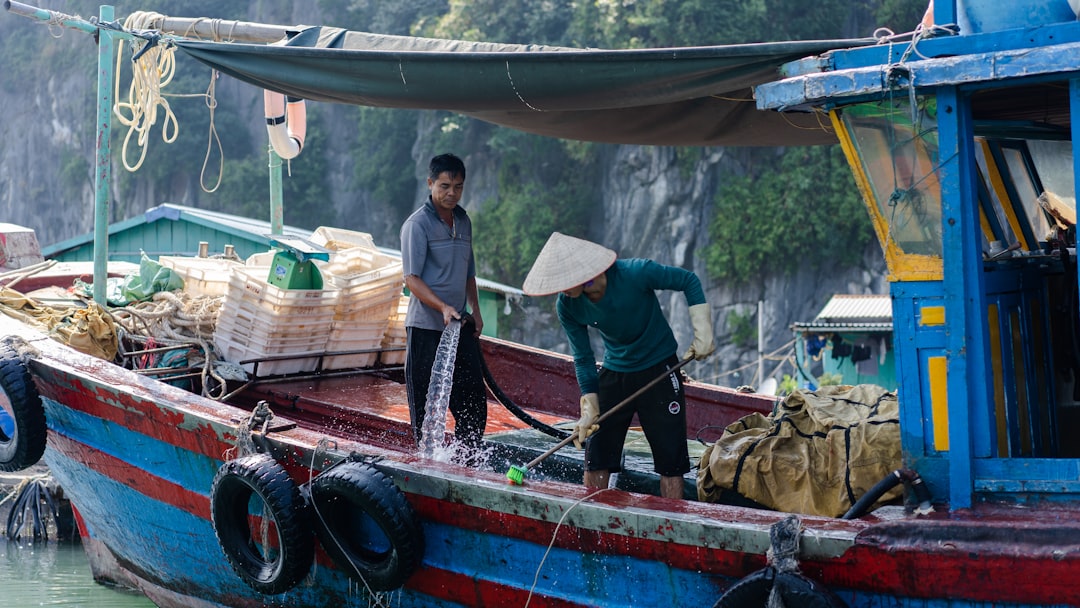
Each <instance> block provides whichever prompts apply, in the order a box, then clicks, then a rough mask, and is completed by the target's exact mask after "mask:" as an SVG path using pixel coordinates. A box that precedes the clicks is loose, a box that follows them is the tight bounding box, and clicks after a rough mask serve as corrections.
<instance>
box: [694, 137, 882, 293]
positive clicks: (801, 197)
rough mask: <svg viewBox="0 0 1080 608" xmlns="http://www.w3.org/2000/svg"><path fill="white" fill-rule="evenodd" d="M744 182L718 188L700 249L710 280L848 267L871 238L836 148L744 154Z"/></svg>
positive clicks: (742, 279)
mask: <svg viewBox="0 0 1080 608" xmlns="http://www.w3.org/2000/svg"><path fill="white" fill-rule="evenodd" d="M749 158H750V163H749V166H748V167H747V170H746V173H745V175H743V176H741V177H732V178H730V180H729V181H728V182H727V183H726V184H722V186H721V190H720V193H719V194H718V195H717V197H716V200H715V203H714V215H713V221H712V223H711V225H710V226H709V237H710V239H709V244H708V245H707V246H706V247H705V249H704V252H703V253H704V256H705V264H706V268H707V269H708V271H709V275H710V276H711V277H713V278H715V279H718V280H721V281H730V282H733V283H746V282H748V281H750V280H751V279H752V278H754V277H755V276H757V275H758V274H759V273H761V272H763V271H765V270H766V269H768V270H769V271H770V272H774V273H775V272H780V273H793V272H795V271H796V270H806V269H807V264H809V265H810V266H811V267H810V269H811V270H812V269H814V268H815V267H814V265H815V264H819V263H823V261H825V260H828V261H829V263H839V264H843V263H852V262H855V261H857V260H858V259H859V257H860V256H861V255H862V252H863V250H864V249H865V247H866V245H867V244H869V242H870V238H871V236H872V233H871V229H870V225H869V222H868V221H867V216H866V211H865V210H864V208H863V207H862V203H861V202H860V199H859V196H858V192H857V191H856V189H855V185H854V183H853V181H852V178H851V173H850V171H849V170H848V168H847V164H846V161H845V159H844V157H843V154H842V153H841V151H840V149H839V146H816V147H802V148H789V149H785V150H782V151H780V152H779V153H778V152H777V151H776V150H773V149H763V150H754V151H751V152H750V153H749Z"/></svg>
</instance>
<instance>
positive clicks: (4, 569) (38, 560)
mask: <svg viewBox="0 0 1080 608" xmlns="http://www.w3.org/2000/svg"><path fill="white" fill-rule="evenodd" d="M0 589H2V590H3V591H2V592H0V598H2V599H0V605H2V606H3V607H4V608H30V607H31V606H61V607H69V608H153V606H154V604H153V603H152V602H151V601H150V600H148V599H146V597H145V596H143V595H141V594H137V593H133V592H130V591H121V590H117V589H113V588H110V587H106V586H104V585H99V584H98V583H96V582H94V578H93V576H91V575H90V563H89V562H88V561H87V559H86V553H85V552H84V551H83V548H82V545H81V544H79V543H67V542H64V543H57V542H49V543H36V544H35V543H29V542H24V543H15V542H11V541H8V540H6V539H4V538H0Z"/></svg>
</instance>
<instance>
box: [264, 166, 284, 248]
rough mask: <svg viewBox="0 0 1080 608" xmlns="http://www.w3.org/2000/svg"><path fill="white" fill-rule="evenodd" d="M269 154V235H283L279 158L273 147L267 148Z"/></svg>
mask: <svg viewBox="0 0 1080 608" xmlns="http://www.w3.org/2000/svg"><path fill="white" fill-rule="evenodd" d="M267 148H268V149H269V154H270V163H269V166H270V234H283V232H282V227H283V225H284V224H285V217H284V213H282V199H283V198H284V196H283V195H282V186H281V157H280V156H278V153H277V152H275V151H274V146H267Z"/></svg>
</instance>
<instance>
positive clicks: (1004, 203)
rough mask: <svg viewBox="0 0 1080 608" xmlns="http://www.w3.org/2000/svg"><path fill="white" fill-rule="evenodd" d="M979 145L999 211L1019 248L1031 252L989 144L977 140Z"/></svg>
mask: <svg viewBox="0 0 1080 608" xmlns="http://www.w3.org/2000/svg"><path fill="white" fill-rule="evenodd" d="M979 145H980V146H982V150H983V157H984V158H985V159H986V171H987V172H988V173H989V174H990V175H988V176H987V179H989V180H990V187H991V188H993V189H994V193H995V194H997V197H998V200H999V201H1000V202H1001V209H1002V211H1004V212H1005V219H1007V220H1008V221H1009V226H1010V227H1011V228H1012V232H1013V234H1014V235H1016V238H1017V240H1019V241H1020V247H1022V248H1023V250H1024V251H1031V247H1030V246H1028V242H1027V239H1025V238H1024V230H1023V228H1021V227H1020V220H1019V219H1018V218H1017V217H1016V209H1014V208H1013V205H1014V204H1015V203H1013V202H1012V200H1010V199H1009V192H1008V190H1006V189H1005V180H1003V179H1001V171H1000V170H999V169H998V166H997V163H996V162H994V155H993V154H992V153H991V152H990V142H988V141H986V139H979ZM991 240H993V239H991Z"/></svg>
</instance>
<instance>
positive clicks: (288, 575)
mask: <svg viewBox="0 0 1080 608" xmlns="http://www.w3.org/2000/svg"><path fill="white" fill-rule="evenodd" d="M253 496H258V498H259V499H260V500H261V501H262V503H263V505H264V508H263V510H262V512H261V513H256V514H254V515H255V516H259V515H261V516H262V517H269V518H270V519H271V521H270V522H269V523H270V525H269V531H270V533H271V536H270V538H269V539H267V540H266V542H265V545H263V538H262V535H261V534H260V533H259V532H258V531H257V529H256V532H255V533H253V532H252V525H251V524H250V522H251V521H252V517H253V514H252V513H250V512H249V508H250V507H249V504H250V502H251V499H252V497H253ZM210 515H211V518H212V521H213V524H214V533H215V534H216V535H217V539H218V543H219V544H220V545H221V549H222V551H223V552H224V553H225V557H226V559H228V561H229V565H231V566H232V568H233V570H234V571H236V573H237V574H238V575H240V578H241V579H243V580H244V582H245V583H247V584H248V585H249V586H250V587H251V588H252V589H254V590H256V591H258V592H260V593H265V594H268V595H276V594H278V593H284V592H285V591H288V590H289V589H292V588H293V587H294V586H295V585H296V583H298V582H300V580H301V579H303V578H304V577H305V576H307V573H308V571H309V570H310V569H311V564H312V561H313V560H314V558H315V539H314V536H313V535H312V534H311V525H310V519H309V516H308V509H307V504H306V503H305V502H304V498H303V496H301V495H300V489H299V488H298V487H297V486H296V484H295V483H293V481H292V479H291V478H290V477H289V474H288V472H287V471H286V470H285V468H284V467H282V466H281V465H280V464H278V463H277V461H276V460H274V458H273V457H272V456H270V455H269V454H251V455H249V456H243V457H241V458H237V459H235V460H230V461H229V462H226V463H225V464H223V465H221V467H220V468H219V469H218V472H217V475H215V476H214V482H213V485H212V487H211V491H210ZM260 546H261V548H260Z"/></svg>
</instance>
